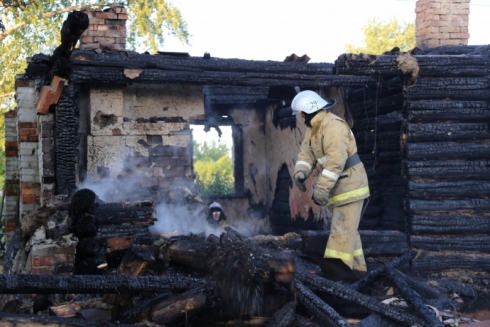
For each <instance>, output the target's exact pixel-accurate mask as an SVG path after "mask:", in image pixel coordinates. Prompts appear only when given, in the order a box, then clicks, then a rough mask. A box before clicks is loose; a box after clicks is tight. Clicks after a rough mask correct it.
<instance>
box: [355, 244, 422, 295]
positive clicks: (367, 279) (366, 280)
mask: <svg viewBox="0 0 490 327" xmlns="http://www.w3.org/2000/svg"><path fill="white" fill-rule="evenodd" d="M416 254H417V252H416V251H409V252H406V253H405V254H404V255H402V256H401V257H399V258H397V259H395V260H393V261H391V262H389V263H387V264H386V265H384V266H382V267H379V268H377V269H375V270H373V271H370V272H369V273H368V274H367V275H366V276H364V277H363V278H361V279H359V280H358V281H357V282H355V283H354V284H352V285H351V286H350V288H351V289H352V290H354V291H360V290H361V289H363V288H364V287H365V286H367V285H369V284H370V283H372V282H373V281H374V280H375V279H377V278H378V277H379V276H380V275H381V274H382V273H383V271H384V269H385V267H388V268H396V267H398V266H400V265H402V264H404V263H405V262H408V261H410V260H412V259H413V258H414V257H415V255H416Z"/></svg>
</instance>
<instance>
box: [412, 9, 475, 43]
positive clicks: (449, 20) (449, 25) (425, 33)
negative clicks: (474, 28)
mask: <svg viewBox="0 0 490 327" xmlns="http://www.w3.org/2000/svg"><path fill="white" fill-rule="evenodd" d="M470 1H471V0H418V1H417V4H416V7H415V13H416V14H417V19H416V22H415V28H416V38H417V47H420V48H433V47H438V46H441V45H467V44H468V39H469V37H470V34H469V33H468V17H469V14H470Z"/></svg>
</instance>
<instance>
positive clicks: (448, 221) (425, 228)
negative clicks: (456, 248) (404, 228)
mask: <svg viewBox="0 0 490 327" xmlns="http://www.w3.org/2000/svg"><path fill="white" fill-rule="evenodd" d="M410 221H411V230H412V233H414V234H478V233H490V217H489V216H486V215H478V214H475V215H468V214H455V215H449V214H445V215H442V214H435V215H427V214H425V215H412V216H411V217H410Z"/></svg>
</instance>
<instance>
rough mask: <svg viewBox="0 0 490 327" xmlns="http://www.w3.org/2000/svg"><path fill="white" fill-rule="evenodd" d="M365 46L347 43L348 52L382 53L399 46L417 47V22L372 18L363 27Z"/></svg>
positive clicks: (401, 49) (406, 49)
mask: <svg viewBox="0 0 490 327" xmlns="http://www.w3.org/2000/svg"><path fill="white" fill-rule="evenodd" d="M362 30H363V32H364V42H365V45H364V46H357V45H354V44H346V46H345V48H346V52H347V53H366V54H373V55H380V54H382V53H383V52H386V51H390V50H391V49H393V48H395V47H399V48H400V51H409V50H411V49H413V48H414V47H415V24H414V23H407V22H399V21H398V20H396V19H392V20H390V21H388V22H383V21H381V20H379V19H378V18H374V19H370V20H369V21H368V23H367V24H366V25H364V26H363V28H362Z"/></svg>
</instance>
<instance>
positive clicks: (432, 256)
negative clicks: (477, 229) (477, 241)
mask: <svg viewBox="0 0 490 327" xmlns="http://www.w3.org/2000/svg"><path fill="white" fill-rule="evenodd" d="M412 268H413V269H414V270H416V271H425V272H436V271H443V270H449V269H453V270H461V269H468V270H473V271H487V272H488V271H490V255H489V254H487V253H468V252H457V251H453V252H449V253H446V252H429V251H427V252H425V253H423V255H421V256H419V257H417V258H416V259H414V260H413V261H412Z"/></svg>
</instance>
